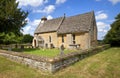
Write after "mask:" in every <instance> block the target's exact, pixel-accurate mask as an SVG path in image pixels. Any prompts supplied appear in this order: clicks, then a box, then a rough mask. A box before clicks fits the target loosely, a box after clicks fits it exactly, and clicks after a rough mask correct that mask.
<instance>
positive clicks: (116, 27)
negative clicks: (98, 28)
mask: <svg viewBox="0 0 120 78" xmlns="http://www.w3.org/2000/svg"><path fill="white" fill-rule="evenodd" d="M104 42H105V43H109V44H111V46H120V13H119V14H118V15H117V16H116V17H115V21H114V22H113V23H112V24H111V29H110V30H109V31H108V33H107V34H106V36H105V39H104Z"/></svg>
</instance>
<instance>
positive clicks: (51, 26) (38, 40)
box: [32, 11, 97, 49]
mask: <svg viewBox="0 0 120 78" xmlns="http://www.w3.org/2000/svg"><path fill="white" fill-rule="evenodd" d="M32 45H33V47H42V48H59V47H60V46H61V45H63V46H64V47H65V48H80V49H88V48H90V47H94V46H95V45H97V26H96V20H95V15H94V12H93V11H92V12H88V13H84V14H79V15H75V16H71V17H65V15H64V16H63V17H59V18H55V19H51V20H47V18H45V17H43V18H41V22H40V24H39V25H38V27H37V28H36V30H35V32H34V39H33V43H32Z"/></svg>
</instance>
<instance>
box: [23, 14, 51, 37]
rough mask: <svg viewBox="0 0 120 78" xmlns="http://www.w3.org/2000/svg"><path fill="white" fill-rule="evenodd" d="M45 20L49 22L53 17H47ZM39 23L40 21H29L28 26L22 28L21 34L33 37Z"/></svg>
mask: <svg viewBox="0 0 120 78" xmlns="http://www.w3.org/2000/svg"><path fill="white" fill-rule="evenodd" d="M47 19H48V20H50V19H53V17H52V16H51V15H48V16H47ZM26 20H29V18H26ZM40 21H41V19H35V20H33V21H30V20H29V21H28V25H27V26H25V27H24V28H23V31H22V32H23V34H31V35H33V34H34V31H35V29H36V28H37V26H38V25H39V23H40Z"/></svg>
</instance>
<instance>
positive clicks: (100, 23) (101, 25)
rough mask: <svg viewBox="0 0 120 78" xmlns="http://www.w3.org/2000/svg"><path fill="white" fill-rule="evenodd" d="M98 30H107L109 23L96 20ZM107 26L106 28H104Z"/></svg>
mask: <svg viewBox="0 0 120 78" xmlns="http://www.w3.org/2000/svg"><path fill="white" fill-rule="evenodd" d="M97 27H98V32H105V33H106V32H107V31H108V30H109V29H110V26H109V24H106V23H104V22H97ZM106 28H107V29H106Z"/></svg>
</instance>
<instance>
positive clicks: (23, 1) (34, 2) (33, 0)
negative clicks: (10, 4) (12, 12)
mask: <svg viewBox="0 0 120 78" xmlns="http://www.w3.org/2000/svg"><path fill="white" fill-rule="evenodd" d="M17 1H18V2H19V6H28V5H30V6H32V7H38V6H41V5H43V4H45V3H47V2H48V0H17Z"/></svg>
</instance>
